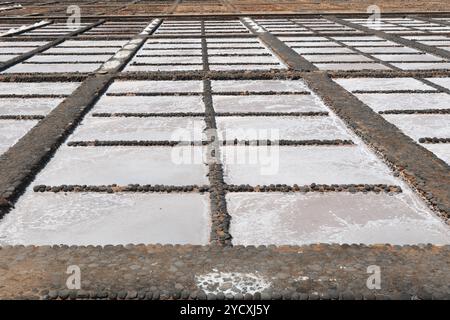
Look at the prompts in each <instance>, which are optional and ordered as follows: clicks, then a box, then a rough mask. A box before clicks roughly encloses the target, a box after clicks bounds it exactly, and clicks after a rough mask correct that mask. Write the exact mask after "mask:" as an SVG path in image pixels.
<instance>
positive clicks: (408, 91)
mask: <svg viewBox="0 0 450 320" xmlns="http://www.w3.org/2000/svg"><path fill="white" fill-rule="evenodd" d="M336 82H338V83H339V84H340V85H342V86H343V87H344V88H345V89H347V90H349V91H351V92H352V93H353V94H354V95H355V96H356V97H358V99H360V100H361V101H362V102H364V103H365V104H367V105H368V106H369V107H371V108H372V109H373V110H374V111H375V112H378V113H379V114H381V115H382V116H383V117H384V118H385V119H386V120H387V121H389V122H390V123H392V124H394V125H396V126H397V127H398V128H399V129H401V130H402V131H403V132H404V133H405V134H407V135H408V136H410V137H411V138H412V139H414V141H416V142H417V143H419V144H420V145H422V146H423V147H425V148H427V149H428V150H430V151H431V152H433V153H434V154H436V156H438V157H439V158H441V159H442V160H443V161H445V162H446V163H447V164H450V139H449V137H450V109H449V106H450V79H449V78H426V79H420V78H417V79H414V78H353V79H337V80H336Z"/></svg>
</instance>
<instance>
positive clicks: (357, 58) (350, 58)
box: [303, 54, 372, 62]
mask: <svg viewBox="0 0 450 320" xmlns="http://www.w3.org/2000/svg"><path fill="white" fill-rule="evenodd" d="M303 58H305V59H306V60H309V61H311V62H344V61H346V62H364V61H372V60H371V59H369V58H367V57H365V56H363V55H359V54H345V55H303Z"/></svg>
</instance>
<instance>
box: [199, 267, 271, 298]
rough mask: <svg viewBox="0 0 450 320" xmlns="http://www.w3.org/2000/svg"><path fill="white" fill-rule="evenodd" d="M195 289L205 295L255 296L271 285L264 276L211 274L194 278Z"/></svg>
mask: <svg viewBox="0 0 450 320" xmlns="http://www.w3.org/2000/svg"><path fill="white" fill-rule="evenodd" d="M195 281H196V284H197V287H198V288H199V289H201V290H203V291H204V292H205V293H206V294H209V293H212V294H218V293H219V292H222V293H224V294H237V293H241V294H246V293H250V294H255V293H256V292H262V291H264V290H266V289H268V288H270V286H271V285H272V283H271V282H270V281H269V280H267V279H266V278H265V277H264V276H262V275H259V274H258V272H257V271H256V272H255V273H241V272H220V271H217V270H213V272H210V273H207V274H203V275H198V276H195Z"/></svg>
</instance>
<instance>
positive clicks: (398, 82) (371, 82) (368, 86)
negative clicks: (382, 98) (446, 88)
mask: <svg viewBox="0 0 450 320" xmlns="http://www.w3.org/2000/svg"><path fill="white" fill-rule="evenodd" d="M334 81H336V82H337V83H338V84H339V85H341V86H343V87H344V88H345V89H347V90H350V91H356V90H368V91H390V90H418V91H424V90H435V89H434V88H433V87H430V86H427V85H426V84H424V83H422V82H420V81H419V80H416V79H413V78H351V79H335V80H334Z"/></svg>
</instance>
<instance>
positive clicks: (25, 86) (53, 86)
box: [0, 82, 80, 95]
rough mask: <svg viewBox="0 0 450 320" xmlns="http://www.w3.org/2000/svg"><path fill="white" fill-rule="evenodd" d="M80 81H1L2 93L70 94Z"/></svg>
mask: <svg viewBox="0 0 450 320" xmlns="http://www.w3.org/2000/svg"><path fill="white" fill-rule="evenodd" d="M79 85H80V83H79V82H23V83H21V82H0V92H1V93H2V94H16V95H27V94H33V95H34V94H37V95H39V94H70V93H72V91H74V90H75V89H76V88H77V87H78V86H79Z"/></svg>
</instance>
